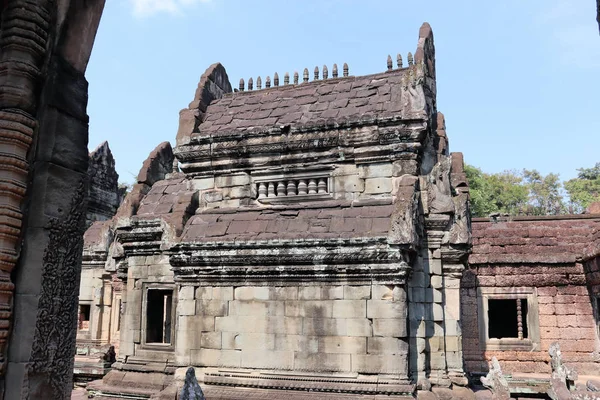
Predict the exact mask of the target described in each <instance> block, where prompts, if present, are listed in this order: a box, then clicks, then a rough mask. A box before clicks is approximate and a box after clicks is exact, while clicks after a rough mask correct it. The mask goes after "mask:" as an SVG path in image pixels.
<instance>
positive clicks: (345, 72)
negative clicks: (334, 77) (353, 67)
mask: <svg viewBox="0 0 600 400" xmlns="http://www.w3.org/2000/svg"><path fill="white" fill-rule="evenodd" d="M344 76H345V77H346V76H348V64H347V63H344Z"/></svg>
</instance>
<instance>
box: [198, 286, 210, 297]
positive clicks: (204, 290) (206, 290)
mask: <svg viewBox="0 0 600 400" xmlns="http://www.w3.org/2000/svg"><path fill="white" fill-rule="evenodd" d="M195 298H196V299H197V300H212V298H213V288H212V287H210V286H208V287H205V286H200V287H199V288H196V294H195Z"/></svg>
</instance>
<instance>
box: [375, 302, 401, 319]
mask: <svg viewBox="0 0 600 400" xmlns="http://www.w3.org/2000/svg"><path fill="white" fill-rule="evenodd" d="M406 315H407V307H406V303H405V302H400V301H389V300H367V318H400V319H405V318H406Z"/></svg>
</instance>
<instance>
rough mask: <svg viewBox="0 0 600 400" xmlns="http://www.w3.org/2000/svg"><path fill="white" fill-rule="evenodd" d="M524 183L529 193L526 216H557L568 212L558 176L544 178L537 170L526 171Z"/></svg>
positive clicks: (551, 174) (524, 172)
mask: <svg viewBox="0 0 600 400" xmlns="http://www.w3.org/2000/svg"><path fill="white" fill-rule="evenodd" d="M523 183H524V186H525V187H526V188H527V189H528V191H529V198H528V202H527V203H528V204H527V209H526V212H525V213H526V214H528V215H557V214H564V213H565V212H566V209H567V208H566V205H565V201H564V198H563V196H562V194H561V188H562V184H561V182H560V178H559V176H558V174H553V173H550V174H548V175H546V176H544V175H542V174H540V173H539V172H538V171H537V170H535V169H533V170H527V169H524V170H523Z"/></svg>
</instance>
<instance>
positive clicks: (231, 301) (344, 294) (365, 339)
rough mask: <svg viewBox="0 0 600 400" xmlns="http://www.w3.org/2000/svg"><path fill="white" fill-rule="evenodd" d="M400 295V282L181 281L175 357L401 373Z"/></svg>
mask: <svg viewBox="0 0 600 400" xmlns="http://www.w3.org/2000/svg"><path fill="white" fill-rule="evenodd" d="M405 301H406V294H405V292H404V289H403V288H401V287H399V286H396V287H388V286H382V285H373V286H300V287H297V286H285V287H277V286H275V287H267V286H262V287H256V286H254V287H252V286H242V287H235V288H234V287H231V286H229V287H195V286H182V287H180V288H179V297H178V306H177V314H178V324H177V325H178V326H177V344H176V356H177V363H178V365H180V366H185V365H188V364H191V365H197V366H203V367H237V368H240V367H241V368H264V369H273V370H294V371H298V372H301V371H313V372H320V371H321V372H356V373H361V374H374V373H376V374H401V375H404V378H406V377H407V376H406V372H407V370H408V341H407V324H406V312H407V308H406V304H405Z"/></svg>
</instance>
